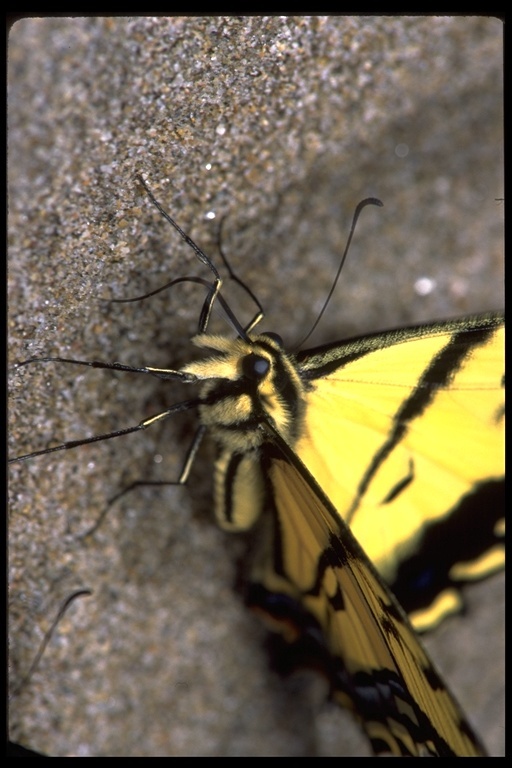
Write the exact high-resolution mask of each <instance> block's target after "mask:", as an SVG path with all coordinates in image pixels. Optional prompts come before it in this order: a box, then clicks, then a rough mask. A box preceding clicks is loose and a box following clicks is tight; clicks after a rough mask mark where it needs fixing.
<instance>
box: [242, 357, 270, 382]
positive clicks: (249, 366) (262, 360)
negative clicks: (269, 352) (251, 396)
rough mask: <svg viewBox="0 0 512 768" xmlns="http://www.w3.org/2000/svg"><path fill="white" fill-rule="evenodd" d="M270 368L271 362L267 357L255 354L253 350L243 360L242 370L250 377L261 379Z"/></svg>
mask: <svg viewBox="0 0 512 768" xmlns="http://www.w3.org/2000/svg"><path fill="white" fill-rule="evenodd" d="M269 369H270V363H269V361H268V360H267V358H266V357H261V355H255V354H254V353H252V352H251V354H250V355H246V356H245V357H244V359H243V360H242V371H243V374H244V376H246V377H247V378H248V379H253V380H256V381H257V380H259V379H262V378H263V377H264V376H266V375H267V373H268V371H269Z"/></svg>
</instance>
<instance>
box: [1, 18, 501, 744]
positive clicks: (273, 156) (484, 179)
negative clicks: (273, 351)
mask: <svg viewBox="0 0 512 768" xmlns="http://www.w3.org/2000/svg"><path fill="white" fill-rule="evenodd" d="M8 98H9V102H8V103H9V338H10V343H11V353H10V354H11V357H10V360H11V362H15V361H17V360H21V359H26V358H28V357H31V356H34V355H40V354H45V355H48V354H54V355H55V354H58V355H61V356H65V357H66V356H67V357H75V358H82V359H100V360H107V361H115V360H118V361H122V362H125V363H127V364H150V365H156V366H158V365H160V366H164V365H165V366H172V367H177V366H178V365H180V364H182V363H183V362H184V361H185V360H187V359H188V358H189V356H190V349H189V347H188V338H189V336H190V335H191V333H193V331H194V328H195V327H196V323H197V317H198V311H199V307H200V304H201V297H202V295H203V294H202V291H201V290H199V288H198V287H197V286H191V285H188V286H179V287H176V288H174V289H173V290H172V291H171V292H165V293H163V294H160V295H158V296H156V297H154V298H153V299H151V300H148V301H146V302H143V303H136V304H125V305H119V304H118V305H112V304H108V303H106V302H104V301H103V300H102V299H104V298H105V297H107V298H108V297H110V296H115V297H130V296H136V295H140V294H141V293H144V292H146V291H148V290H151V289H153V288H156V287H159V286H160V285H162V284H163V283H165V282H166V281H167V280H169V279H171V278H172V277H175V276H177V275H183V274H201V275H202V276H204V277H206V278H208V277H209V275H208V274H207V273H205V270H204V269H203V268H202V267H201V266H200V265H199V264H198V263H197V262H196V261H195V260H194V257H193V255H192V254H191V252H190V251H189V250H188V249H187V248H186V246H185V244H183V243H182V242H181V241H180V240H179V238H178V236H177V235H176V233H173V232H172V231H170V229H169V227H168V225H167V224H166V222H165V221H164V220H163V219H162V218H161V217H160V216H159V215H158V214H157V212H156V211H155V210H154V209H153V208H152V206H151V204H150V203H149V202H148V200H147V197H146V196H145V195H144V194H142V193H141V191H140V188H139V187H138V185H137V183H136V182H135V180H134V175H135V174H136V173H137V172H144V173H145V174H146V175H147V178H148V180H149V181H150V183H151V186H152V188H153V190H154V192H155V194H156V195H157V197H158V198H159V200H161V202H162V203H163V204H164V205H165V207H166V208H167V209H168V210H169V211H170V212H171V213H172V215H173V216H175V218H176V219H177V220H178V221H179V223H180V224H181V226H182V227H183V228H184V229H185V230H186V231H187V232H189V233H190V234H191V235H192V236H193V237H194V238H195V239H196V240H197V242H198V243H200V244H201V245H202V246H203V247H204V248H205V250H207V252H208V253H210V254H212V255H213V256H215V254H216V245H215V237H216V230H215V227H214V225H212V222H211V221H210V220H209V219H208V218H207V215H206V214H207V213H208V212H209V211H214V212H215V213H216V214H217V216H218V217H219V216H221V215H225V216H226V220H225V224H224V235H223V244H224V249H225V251H226V252H227V253H228V254H229V256H230V258H231V261H232V264H233V266H234V267H235V268H236V269H237V270H238V271H239V273H240V274H241V275H242V276H243V277H244V279H245V280H246V281H247V282H248V283H249V284H250V285H251V287H252V288H253V290H255V291H256V293H257V294H258V296H259V297H260V299H261V301H262V302H263V304H264V306H265V307H266V308H267V318H266V320H265V322H264V324H263V325H264V326H265V327H267V328H272V329H274V330H277V331H279V332H280V333H281V334H282V335H283V336H284V338H285V340H286V341H287V342H288V343H290V344H293V343H294V342H298V341H299V339H300V338H301V337H302V336H303V335H304V333H305V332H306V331H307V330H308V328H309V327H310V325H311V323H312V321H313V319H314V318H315V316H316V314H317V313H318V311H319V308H320V307H321V306H322V302H323V300H324V297H325V296H326V293H327V291H328V288H329V286H330V284H331V282H332V278H333V274H334V271H335V269H336V267H337V264H338V261H339V256H340V253H341V251H342V249H343V246H344V242H345V239H346V234H347V227H348V224H349V222H350V218H351V215H352V212H353V209H354V207H355V205H356V203H357V202H358V201H359V200H360V199H361V198H362V197H365V196H367V195H376V196H378V197H380V198H381V199H382V200H383V201H384V204H385V207H384V208H383V209H376V208H373V209H366V210H365V211H364V213H363V216H362V217H361V220H360V223H359V226H358V230H357V233H356V237H355V239H354V242H353V246H352V249H351V252H350V255H349V259H348V262H347V265H346V268H345V270H344V274H343V277H342V280H341V283H340V285H339V286H338V289H337V292H336V296H335V299H334V300H333V301H332V303H331V305H330V306H329V310H328V312H327V313H326V317H325V318H324V320H323V322H322V324H321V326H320V328H319V329H318V332H317V334H316V336H315V338H314V339H312V340H311V344H315V343H320V342H322V341H326V340H329V339H333V338H342V337H343V336H349V335H351V334H359V333H361V332H365V331H370V330H376V329H380V328H384V327H387V326H396V325H404V324H407V323H411V322H415V321H424V320H430V319H438V318H442V317H449V316H454V315H460V314H467V313H470V312H474V311H480V310H486V309H496V308H500V307H501V306H502V305H503V295H502V291H503V204H502V203H500V202H496V199H495V198H500V197H502V196H503V186H502V185H503V134H502V25H501V22H500V21H499V20H497V19H493V18H470V17H465V18H463V17H454V18H450V17H444V18H443V17H437V18H433V17H432V18H420V17H410V18H408V17H342V16H339V17H326V18H324V17H265V18H264V17H246V18H244V17H242V18H238V17H237V18H235V17H203V18H168V17H157V18H149V17H146V18H101V19H99V18H69V19H66V18H46V19H44V18H39V19H25V20H22V21H19V22H18V23H16V24H15V25H14V27H13V28H12V29H11V32H10V37H9V93H8ZM422 277H426V278H430V279H431V280H432V281H435V287H434V290H432V291H431V292H430V293H428V294H427V295H420V294H419V293H418V291H417V290H416V289H415V286H416V285H417V281H418V279H419V278H422ZM231 289H232V286H229V285H228V286H226V288H225V292H226V293H227V294H228V295H230V291H231ZM241 305H242V306H241V309H240V311H241V314H242V315H243V316H244V317H246V316H247V315H248V312H249V309H248V307H247V302H245V303H244V299H243V297H242V300H241ZM237 309H238V305H237ZM219 327H222V326H219ZM189 396H190V392H189V391H188V390H185V392H183V387H181V388H180V387H178V386H176V385H169V384H167V385H162V384H159V383H157V382H155V381H149V380H146V379H145V378H144V377H138V378H136V377H134V376H132V375H128V374H125V375H121V374H111V373H109V372H101V371H89V370H88V369H84V368H79V369H77V368H72V367H65V366H55V365H52V364H47V365H41V366H36V365H34V366H29V367H27V368H23V369H18V370H16V371H13V377H12V390H11V401H10V413H9V415H10V418H11V435H10V436H11V448H10V452H11V454H12V455H16V454H19V453H20V452H25V451H28V450H34V449H36V448H39V447H43V446H46V445H49V444H51V441H57V442H60V441H62V440H64V439H68V440H69V439H74V438H79V437H82V436H85V435H89V434H95V433H97V432H101V431H108V430H111V429H115V428H117V427H121V426H128V425H131V424H134V423H138V422H139V421H140V420H141V419H143V418H146V417H148V416H149V415H151V414H152V413H155V412H157V411H159V410H161V409H163V408H164V407H166V405H167V404H170V403H172V402H174V401H177V400H179V399H184V398H186V397H189ZM193 423H194V422H193V420H192V419H188V418H176V419H175V420H174V421H173V422H172V423H166V424H163V425H161V427H160V428H155V429H154V430H150V431H149V432H147V433H145V434H144V435H142V436H132V437H126V438H120V439H118V440H114V441H111V442H107V443H100V444H98V445H96V446H93V447H88V448H84V449H80V450H77V451H70V452H69V453H67V454H56V455H54V456H46V457H43V458H40V459H36V460H34V461H32V462H30V463H27V464H23V465H14V466H13V467H12V469H11V474H10V480H11V483H10V503H11V506H10V525H11V537H12V538H11V544H10V569H11V574H10V629H11V646H10V672H11V675H12V678H13V680H14V681H15V684H16V682H17V681H19V680H20V678H21V677H22V676H23V675H24V674H25V673H26V671H27V670H28V668H29V666H30V663H31V661H32V659H33V657H34V654H35V651H36V649H37V647H38V645H39V643H40V640H41V638H42V636H43V634H44V632H45V631H46V629H47V628H48V627H49V625H50V624H51V621H52V620H53V618H54V616H55V614H56V613H57V610H58V607H59V606H60V604H61V603H62V601H63V599H64V598H65V597H66V596H67V595H69V594H70V593H71V592H72V591H73V590H74V589H78V588H89V589H92V590H93V595H92V596H91V597H89V598H82V599H80V600H77V601H76V602H75V603H74V604H73V606H72V607H71V608H70V609H69V611H68V613H67V614H66V616H65V618H64V619H63V620H62V621H61V622H60V624H59V626H58V629H57V631H56V632H55V634H54V636H53V638H52V641H51V643H50V644H49V646H48V648H47V649H46V651H45V654H44V656H43V659H42V661H41V663H40V665H39V667H38V669H37V671H36V672H35V674H34V675H33V677H32V679H31V681H30V683H29V684H28V685H26V686H25V687H24V688H22V690H21V691H20V692H18V693H16V694H15V695H13V698H12V699H11V701H10V705H9V709H10V719H11V737H12V738H14V739H15V740H17V741H19V742H20V743H22V744H24V745H25V746H29V747H31V748H33V749H36V750H41V751H43V752H45V753H47V754H50V755H140V756H147V755H314V754H317V755H322V754H338V755H348V754H365V753H366V751H367V747H366V744H365V740H364V739H362V738H360V736H359V732H358V729H357V728H356V727H355V726H354V725H353V723H352V722H351V720H350V718H348V717H344V716H343V714H342V713H340V712H339V711H338V710H337V709H335V708H330V707H329V706H328V705H327V704H323V705H321V706H319V705H318V701H321V700H322V696H321V695H319V694H318V692H317V691H316V683H314V684H313V685H310V683H311V681H310V679H309V676H307V675H304V676H298V677H297V678H295V679H293V680H289V681H285V682H283V681H282V680H280V679H278V678H277V677H276V676H275V675H274V674H273V673H272V672H271V671H270V670H269V667H268V663H267V659H266V655H265V651H264V646H263V638H264V636H265V632H264V630H262V628H261V627H260V625H259V624H258V623H257V621H256V619H255V618H253V617H252V616H251V615H249V614H248V613H247V612H246V610H245V609H244V607H243V601H242V598H241V596H240V594H238V593H237V592H236V590H234V589H233V584H234V583H235V581H236V574H237V572H238V565H239V561H240V560H241V559H243V553H244V549H245V542H244V541H243V540H241V539H239V538H237V537H234V536H231V537H230V536H227V535H224V534H223V533H221V532H219V531H218V530H217V528H216V527H215V525H214V524H213V522H212V514H213V513H212V506H211V495H210V483H211V480H210V477H211V470H210V467H211V461H212V457H213V455H214V454H213V452H212V451H211V449H209V448H208V447H205V450H204V451H203V452H202V454H201V456H200V457H199V460H198V462H197V465H196V466H195V468H194V470H193V473H192V476H191V481H190V488H189V489H175V488H165V489H158V488H156V489H155V488H144V489H140V490H137V491H135V492H133V493H131V494H129V495H127V496H126V497H124V498H123V499H122V501H121V502H119V503H118V504H117V505H116V506H114V507H113V508H112V509H111V510H110V512H109V514H108V516H107V519H106V520H105V522H104V523H103V525H102V526H101V528H100V529H99V531H98V532H97V534H96V536H95V537H94V538H93V539H92V540H86V541H84V540H81V539H80V538H79V536H80V534H81V533H83V532H84V531H86V530H87V529H88V527H89V526H90V525H91V524H92V523H93V522H94V521H95V520H96V519H97V517H98V515H99V514H100V512H101V511H102V510H103V509H104V507H105V500H106V499H108V498H109V497H111V496H112V495H113V494H115V493H116V491H117V490H118V489H119V488H121V487H123V486H124V485H126V484H127V483H129V482H130V481H131V480H134V479H136V478H139V477H142V478H148V477H154V478H164V479H171V478H173V477H175V476H176V474H177V472H178V470H179V467H180V461H181V460H182V457H183V455H184V451H185V446H186V445H187V444H188V443H189V441H190V440H191V437H192V434H193ZM158 455H161V456H162V457H163V458H162V461H161V463H160V464H156V463H155V456H158ZM500 583H501V582H500V580H499V579H494V580H492V581H490V582H488V583H486V584H484V585H482V586H479V587H475V588H474V589H472V590H470V591H469V597H470V599H471V602H472V605H473V609H474V610H472V612H471V614H470V615H469V616H466V617H464V618H463V619H462V620H461V621H458V620H457V621H453V622H450V623H449V625H448V626H447V627H445V628H443V629H442V630H441V631H440V632H439V633H437V635H436V637H434V638H433V645H434V647H433V650H432V654H433V656H434V657H435V659H436V661H437V662H438V664H439V666H440V667H441V669H442V670H443V672H445V673H446V676H447V678H448V679H449V680H450V682H451V683H452V685H453V687H454V689H455V690H456V691H457V694H458V696H459V698H460V700H461V702H462V703H463V705H464V707H465V709H466V710H467V712H468V714H469V716H470V717H471V719H472V721H473V722H474V723H475V725H476V727H477V728H478V730H479V732H480V733H481V735H482V737H483V739H484V741H485V742H486V743H487V744H488V746H489V749H490V751H491V753H492V754H502V753H503V735H504V726H503V685H504V682H503V680H504V678H503V672H502V665H501V660H502V658H503V631H502V626H501V621H502V618H503V616H502V611H503V609H502V603H501V596H502V594H501V590H500ZM431 647H432V646H431Z"/></svg>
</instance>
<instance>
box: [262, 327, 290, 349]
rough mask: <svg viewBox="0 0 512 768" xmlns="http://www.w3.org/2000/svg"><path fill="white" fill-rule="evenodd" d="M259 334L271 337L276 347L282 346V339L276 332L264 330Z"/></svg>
mask: <svg viewBox="0 0 512 768" xmlns="http://www.w3.org/2000/svg"><path fill="white" fill-rule="evenodd" d="M261 335H262V336H267V337H268V338H269V339H272V341H275V343H276V344H277V346H278V347H284V341H283V340H282V338H281V336H280V335H279V334H278V333H274V332H273V331H265V332H264V333H262V334H261Z"/></svg>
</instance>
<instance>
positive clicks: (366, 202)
mask: <svg viewBox="0 0 512 768" xmlns="http://www.w3.org/2000/svg"><path fill="white" fill-rule="evenodd" d="M367 205H377V206H379V207H382V206H383V205H384V203H383V202H382V201H381V200H379V199H378V198H377V197H366V198H365V199H364V200H361V202H360V203H358V204H357V206H356V209H355V211H354V215H353V217H352V224H351V225H350V232H349V234H348V239H347V244H346V246H345V250H344V251H343V256H342V257H341V261H340V264H339V266H338V271H337V272H336V277H335V278H334V282H333V284H332V285H331V289H330V291H329V293H328V294H327V298H326V300H325V302H324V305H323V307H322V309H321V310H320V312H319V313H318V317H317V318H316V320H315V322H314V323H313V325H312V327H311V329H310V331H309V332H308V333H307V334H306V335H305V336H304V338H303V339H302V340H301V341H300V342H299V344H297V345H296V348H297V349H299V348H300V347H302V345H303V344H304V343H305V342H306V341H307V340H308V339H309V337H310V336H311V334H312V333H313V331H314V330H315V328H316V327H317V325H318V323H319V322H320V320H321V319H322V317H323V314H324V312H325V310H326V309H327V305H328V304H329V302H330V300H331V297H332V295H333V293H334V290H335V288H336V285H337V283H338V279H339V276H340V274H341V270H342V269H343V265H344V263H345V259H346V258H347V254H348V249H349V248H350V243H351V242H352V237H353V236H354V232H355V229H356V224H357V220H358V218H359V216H360V214H361V211H362V210H363V208H365V207H366V206H367Z"/></svg>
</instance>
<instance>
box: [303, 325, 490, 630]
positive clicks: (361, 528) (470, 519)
mask: <svg viewBox="0 0 512 768" xmlns="http://www.w3.org/2000/svg"><path fill="white" fill-rule="evenodd" d="M298 368H299V371H300V375H301V378H302V379H303V380H304V381H305V382H306V383H307V385H308V386H307V388H306V398H307V411H306V413H307V415H306V418H305V420H304V429H303V432H302V434H301V436H300V438H299V440H298V441H297V443H296V444H295V445H294V450H295V452H296V453H297V454H298V455H299V456H300V458H301V460H302V461H303V462H304V464H305V465H306V466H307V467H308V469H309V471H310V472H311V474H312V475H313V477H314V478H315V480H316V482H317V483H318V485H320V487H321V488H322V490H323V491H324V492H325V494H326V495H327V496H328V498H329V499H330V500H331V502H332V503H333V505H334V506H335V508H336V509H337V511H338V512H339V513H340V514H341V515H342V516H343V518H344V519H345V520H346V521H347V522H348V523H349V525H350V528H351V530H352V532H353V534H354V535H355V537H356V539H357V540H358V541H359V542H360V544H361V546H362V547H363V549H364V550H365V552H366V553H367V555H368V557H369V558H370V559H371V561H372V562H373V563H374V565H376V567H377V569H378V570H379V572H380V573H381V574H382V575H383V576H384V578H385V580H386V582H387V583H388V584H391V585H393V589H394V591H398V588H399V587H400V582H404V581H405V582H407V583H408V584H413V583H416V582H422V590H423V593H424V594H423V604H422V607H421V609H419V608H418V609H417V610H416V612H415V613H414V615H413V617H412V618H413V622H414V624H415V626H416V627H417V628H420V629H425V628H428V627H430V626H432V625H433V624H435V623H436V622H437V621H439V620H440V618H441V617H442V616H443V615H445V614H447V613H450V612H453V611H455V610H457V609H458V608H460V597H459V593H458V591H457V590H455V589H453V588H452V586H451V582H454V583H457V582H460V581H464V580H466V579H472V578H480V577H481V576H483V575H485V574H487V573H490V572H492V571H493V570H497V569H498V568H501V567H502V566H503V562H504V547H503V542H502V534H503V527H504V521H503V519H502V518H503V510H504V504H503V500H502V497H501V495H500V493H501V492H502V486H503V484H502V480H503V473H504V434H503V433H504V388H503V377H504V326H503V318H502V317H501V316H500V315H488V316H483V317H479V318H470V319H465V320H458V321H453V322H448V323H441V324H436V325H429V326H422V327H418V328H413V329H406V330H399V331H396V332H391V333H385V334H378V335H376V336H370V337H367V338H365V339H358V340H356V341H354V342H349V343H346V344H342V345H340V344H338V345H331V346H328V347H324V348H321V349H319V350H314V351H312V352H306V353H303V356H301V355H299V356H298ZM484 505H485V514H484V513H483V506H484ZM418 553H422V555H421V557H420V554H418ZM428 559H430V562H431V563H432V567H430V566H428V568H429V573H428V574H427V575H425V572H424V561H425V560H428ZM441 590H442V591H441ZM440 591H441V594H440V595H437V594H436V593H439V592H440ZM407 597H408V595H407V588H405V589H402V590H401V594H400V600H401V603H402V605H404V604H405V607H406V608H407V610H411V608H412V606H413V602H411V606H409V604H408V601H407ZM414 599H415V600H417V601H418V600H420V596H418V594H417V590H416V593H415V595H414Z"/></svg>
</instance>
